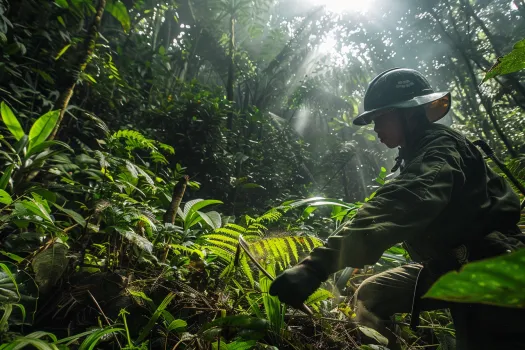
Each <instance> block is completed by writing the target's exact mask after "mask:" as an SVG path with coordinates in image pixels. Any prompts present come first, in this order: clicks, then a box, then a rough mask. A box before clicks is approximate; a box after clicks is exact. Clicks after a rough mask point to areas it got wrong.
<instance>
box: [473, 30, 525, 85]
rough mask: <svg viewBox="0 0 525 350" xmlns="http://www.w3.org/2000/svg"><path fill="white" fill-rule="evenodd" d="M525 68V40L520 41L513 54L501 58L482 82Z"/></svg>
mask: <svg viewBox="0 0 525 350" xmlns="http://www.w3.org/2000/svg"><path fill="white" fill-rule="evenodd" d="M524 68H525V39H523V40H521V41H518V42H517V43H516V44H515V45H514V48H513V49H512V51H511V52H509V53H508V54H507V55H505V56H503V57H499V58H498V61H497V63H496V64H495V65H494V66H492V68H490V69H489V71H488V72H487V73H486V74H485V77H484V78H483V81H482V82H485V81H487V80H489V79H490V78H494V77H496V76H498V75H504V74H510V73H514V72H517V71H519V70H521V69H524Z"/></svg>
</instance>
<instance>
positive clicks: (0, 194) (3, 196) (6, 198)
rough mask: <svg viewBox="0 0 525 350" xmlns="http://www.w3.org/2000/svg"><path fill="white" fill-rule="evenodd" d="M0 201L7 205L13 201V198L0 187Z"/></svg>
mask: <svg viewBox="0 0 525 350" xmlns="http://www.w3.org/2000/svg"><path fill="white" fill-rule="evenodd" d="M0 203H3V204H5V205H9V204H11V203H13V198H11V196H10V195H9V193H7V192H6V191H4V190H2V189H0Z"/></svg>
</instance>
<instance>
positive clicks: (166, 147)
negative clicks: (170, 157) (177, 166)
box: [158, 142, 175, 154]
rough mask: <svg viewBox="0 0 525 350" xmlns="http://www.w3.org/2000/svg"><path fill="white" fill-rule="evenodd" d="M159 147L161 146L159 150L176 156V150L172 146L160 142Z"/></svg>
mask: <svg viewBox="0 0 525 350" xmlns="http://www.w3.org/2000/svg"><path fill="white" fill-rule="evenodd" d="M158 145H159V148H160V149H161V150H163V151H164V152H166V153H168V154H175V149H174V148H173V147H172V146H170V145H167V144H165V143H162V142H159V143H158Z"/></svg>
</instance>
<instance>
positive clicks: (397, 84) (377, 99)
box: [363, 68, 434, 111]
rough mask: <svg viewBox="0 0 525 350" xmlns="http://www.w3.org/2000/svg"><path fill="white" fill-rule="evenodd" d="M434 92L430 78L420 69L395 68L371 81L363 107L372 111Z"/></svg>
mask: <svg viewBox="0 0 525 350" xmlns="http://www.w3.org/2000/svg"><path fill="white" fill-rule="evenodd" d="M433 92H434V90H433V89H432V87H431V86H430V83H429V82H428V80H427V79H426V78H425V77H424V76H423V75H422V74H421V73H419V72H418V71H416V70H413V69H408V68H393V69H389V70H387V71H384V72H383V73H381V74H379V75H378V76H377V77H375V78H374V80H372V82H370V85H369V86H368V88H367V89H366V93H365V98H364V103H363V104H364V106H363V107H364V109H365V111H371V110H374V109H377V108H383V107H385V106H388V105H391V104H395V103H398V102H402V101H407V100H410V99H412V98H414V97H416V96H423V95H428V94H431V93H433Z"/></svg>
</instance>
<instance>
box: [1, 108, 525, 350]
mask: <svg viewBox="0 0 525 350" xmlns="http://www.w3.org/2000/svg"><path fill="white" fill-rule="evenodd" d="M1 107H2V117H3V120H4V123H5V125H6V127H7V129H8V130H9V131H10V132H11V134H12V135H11V137H6V138H2V140H1V142H2V145H3V146H4V147H3V149H5V151H3V152H2V157H3V158H4V160H5V161H6V162H7V164H9V165H8V167H7V168H6V169H5V170H4V172H3V176H2V178H1V179H0V185H1V187H2V189H1V190H0V195H1V197H0V199H1V203H2V209H1V214H2V216H1V220H2V227H1V232H2V237H1V240H2V250H0V254H2V255H3V257H4V258H6V259H7V261H4V262H3V263H1V265H0V267H1V269H2V270H1V272H0V297H1V299H0V302H1V307H2V310H3V316H2V318H1V319H0V325H1V328H0V337H1V341H2V343H3V344H4V345H2V347H1V348H2V349H18V348H21V347H22V346H24V345H31V346H34V347H36V348H38V349H55V348H64V349H65V348H79V349H92V348H94V347H97V348H125V349H150V348H151V349H177V348H178V349H208V348H209V346H212V347H213V348H221V349H223V348H224V349H250V348H254V347H255V348H279V349H294V348H323V349H324V348H333V349H344V348H355V347H357V346H359V345H360V336H359V335H360V334H363V333H364V334H368V335H372V336H375V337H377V339H379V340H381V339H382V337H381V336H380V335H378V334H375V333H373V331H372V330H370V329H366V328H364V327H360V326H358V325H356V324H355V323H353V322H352V316H353V312H352V309H351V305H352V304H351V302H350V299H351V297H352V294H353V291H355V289H356V286H357V285H358V284H359V282H360V281H361V280H362V279H363V278H365V277H367V276H370V275H371V274H373V273H377V272H378V271H382V270H384V269H387V268H390V267H392V266H397V265H399V264H402V263H405V262H407V261H408V260H407V259H408V256H407V254H406V252H405V251H403V249H402V248H400V247H394V248H392V249H390V250H389V251H387V252H386V253H385V255H384V256H383V257H382V259H381V260H380V262H379V263H378V264H376V266H373V267H370V268H367V269H366V270H353V269H346V270H344V271H343V272H342V273H339V274H337V275H336V276H333V277H332V278H331V279H330V280H329V281H328V282H327V283H326V284H325V285H324V286H323V288H322V289H320V290H318V291H317V292H316V293H314V294H313V295H312V296H311V297H310V298H309V299H308V301H307V305H309V306H310V307H311V308H312V309H313V310H314V316H313V317H309V316H307V315H305V314H303V313H301V312H297V311H294V310H293V309H289V308H286V307H285V305H281V304H280V303H279V301H278V300H277V299H276V298H275V297H270V296H269V295H268V294H267V292H268V288H269V284H270V280H269V279H268V278H267V277H265V276H264V275H262V274H261V273H259V272H258V271H257V269H254V266H253V264H252V262H251V261H249V260H248V259H247V256H246V255H245V254H244V253H243V252H242V251H241V250H238V249H239V248H238V238H239V236H240V235H242V236H243V237H244V238H245V239H246V240H247V241H248V242H249V245H250V251H251V253H252V254H253V255H255V256H256V259H257V260H258V261H259V263H260V264H262V265H264V267H266V268H267V269H268V270H269V271H270V273H273V274H274V275H275V274H276V273H278V272H279V271H282V270H283V269H284V268H286V267H288V266H290V265H293V264H295V263H297V262H298V261H299V260H300V259H301V256H304V254H305V253H307V252H308V251H310V250H311V249H312V248H313V247H315V246H318V245H320V244H322V239H323V238H326V237H323V235H322V232H323V230H322V229H320V228H322V227H324V228H325V230H326V229H331V230H337V229H338V228H341V227H342V225H344V223H345V222H348V221H349V220H351V218H352V215H353V213H355V211H356V210H357V209H358V208H359V206H360V203H345V202H342V201H340V200H335V199H327V198H322V197H314V198H310V199H305V200H291V201H286V202H284V203H282V205H280V206H277V207H275V208H272V209H270V210H269V211H267V212H265V213H264V214H262V215H258V216H255V217H252V216H249V215H242V216H239V217H237V218H232V217H227V216H224V215H221V214H220V212H219V211H220V205H221V204H222V202H221V201H218V200H213V199H193V200H188V201H185V200H183V199H184V194H185V191H186V188H187V187H192V186H195V185H196V184H193V183H192V182H191V181H190V180H189V178H188V177H187V176H185V175H184V168H183V167H182V166H180V165H178V164H177V166H176V167H175V168H176V171H174V172H173V173H171V172H170V171H169V169H170V164H169V163H168V162H167V160H166V156H168V155H170V154H172V153H173V149H172V148H171V147H170V146H168V145H166V144H163V143H160V142H158V141H155V140H152V139H148V138H146V137H145V136H143V135H142V134H141V133H139V132H138V131H133V130H120V131H117V132H114V133H110V135H109V136H108V137H107V138H106V139H105V140H104V142H103V143H102V145H103V146H101V147H99V148H97V149H92V148H90V147H88V146H87V145H84V144H82V147H81V150H78V151H73V150H72V149H71V148H70V147H69V146H68V145H67V144H64V143H62V142H59V141H46V139H47V136H48V135H49V133H50V132H51V131H52V130H53V128H54V126H55V123H56V120H57V115H58V113H57V112H50V113H48V114H46V115H43V116H42V117H40V118H39V119H37V120H36V121H35V123H34V124H33V125H32V126H31V128H30V130H29V132H26V131H24V130H23V128H22V127H21V126H20V124H19V123H18V120H17V118H16V116H15V115H14V113H13V112H12V111H11V110H10V109H9V107H8V106H7V105H5V104H2V105H1ZM385 173H386V171H384V172H382V173H380V174H379V175H378V177H377V178H376V181H377V182H378V183H379V184H382V183H384V181H385ZM366 200H368V198H367V199H366ZM212 209H215V210H212ZM327 210H328V211H327ZM317 212H321V215H315V214H316V213H317ZM518 299H519V300H521V301H520V303H522V302H523V298H520V297H518ZM406 317H407V315H399V316H398V318H397V324H398V326H399V328H400V329H401V330H402V334H404V339H405V342H406V345H407V346H413V345H417V344H427V345H429V344H430V345H431V344H441V345H439V346H440V348H441V349H446V348H447V347H446V346H447V345H446V344H449V343H452V342H453V334H454V330H453V326H452V325H451V321H450V317H449V315H448V313H447V311H446V310H441V311H435V312H428V313H423V314H422V315H421V318H422V324H421V327H420V331H419V332H417V333H414V332H412V331H411V330H410V329H409V327H408V322H407V320H406V319H405V318H406ZM358 330H359V331H360V332H358ZM305 344H308V345H305ZM362 348H366V347H362Z"/></svg>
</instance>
